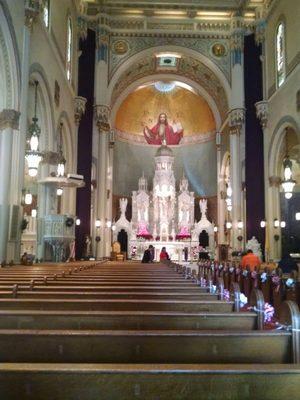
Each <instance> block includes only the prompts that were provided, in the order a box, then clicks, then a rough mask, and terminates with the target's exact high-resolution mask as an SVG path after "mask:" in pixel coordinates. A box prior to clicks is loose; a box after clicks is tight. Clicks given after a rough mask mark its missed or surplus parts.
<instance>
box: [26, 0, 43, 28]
mask: <svg viewBox="0 0 300 400" xmlns="http://www.w3.org/2000/svg"><path fill="white" fill-rule="evenodd" d="M41 7H42V1H41V0H25V25H26V26H27V28H29V29H32V26H33V24H34V22H35V21H36V18H37V16H38V15H39V13H40V11H41Z"/></svg>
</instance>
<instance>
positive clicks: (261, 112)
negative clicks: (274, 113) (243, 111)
mask: <svg viewBox="0 0 300 400" xmlns="http://www.w3.org/2000/svg"><path fill="white" fill-rule="evenodd" d="M255 108H256V116H257V118H258V119H259V120H260V123H261V126H262V128H263V129H264V128H265V127H266V126H267V122H268V117H269V104H268V102H267V101H266V100H262V101H258V102H257V103H255Z"/></svg>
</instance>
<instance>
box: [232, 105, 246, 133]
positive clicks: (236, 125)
mask: <svg viewBox="0 0 300 400" xmlns="http://www.w3.org/2000/svg"><path fill="white" fill-rule="evenodd" d="M228 117H229V128H230V134H233V135H234V134H240V133H241V129H242V126H243V124H244V122H245V109H244V108H234V109H232V110H230V111H229V113H228Z"/></svg>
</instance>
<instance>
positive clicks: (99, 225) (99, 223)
mask: <svg viewBox="0 0 300 400" xmlns="http://www.w3.org/2000/svg"><path fill="white" fill-rule="evenodd" d="M95 227H96V228H100V227H101V220H100V219H99V218H97V219H96V221H95Z"/></svg>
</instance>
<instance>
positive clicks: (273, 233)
mask: <svg viewBox="0 0 300 400" xmlns="http://www.w3.org/2000/svg"><path fill="white" fill-rule="evenodd" d="M268 182H269V185H268V189H267V197H266V200H267V201H266V204H268V207H267V210H266V211H267V214H266V215H267V227H266V229H267V231H266V234H267V235H268V242H269V245H268V247H269V259H270V260H277V261H278V260H279V259H280V257H281V228H280V227H278V228H275V227H274V220H275V219H278V220H279V221H280V185H281V178H280V176H270V177H269V179H268Z"/></svg>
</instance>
